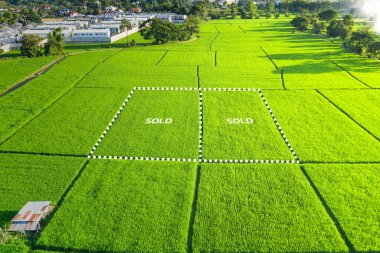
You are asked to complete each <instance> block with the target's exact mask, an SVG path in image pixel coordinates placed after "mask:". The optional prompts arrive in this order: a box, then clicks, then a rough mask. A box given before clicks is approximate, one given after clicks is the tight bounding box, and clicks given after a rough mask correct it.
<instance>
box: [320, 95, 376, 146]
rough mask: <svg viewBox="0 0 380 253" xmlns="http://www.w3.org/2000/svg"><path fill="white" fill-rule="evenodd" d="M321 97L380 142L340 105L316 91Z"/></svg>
mask: <svg viewBox="0 0 380 253" xmlns="http://www.w3.org/2000/svg"><path fill="white" fill-rule="evenodd" d="M315 91H316V92H317V93H318V94H319V95H321V96H322V97H323V98H324V99H326V100H327V101H328V102H329V103H330V104H331V105H333V106H334V107H335V108H336V109H338V110H339V111H340V112H341V113H343V114H344V115H346V116H347V117H348V118H349V119H350V120H352V121H353V122H355V124H356V125H358V126H359V127H360V128H362V129H363V130H364V131H366V132H367V133H368V134H369V135H371V136H372V137H373V138H375V139H376V140H377V141H380V138H379V137H377V136H376V135H374V134H373V133H372V132H371V131H369V130H368V129H367V128H365V127H364V126H363V125H362V124H360V123H359V122H357V121H356V120H355V119H354V118H352V117H351V115H350V114H348V113H347V112H346V111H344V110H343V109H342V108H340V107H339V106H338V105H336V104H335V103H334V102H333V101H331V100H330V99H329V98H328V97H327V96H325V95H324V94H323V93H322V92H321V91H319V90H315Z"/></svg>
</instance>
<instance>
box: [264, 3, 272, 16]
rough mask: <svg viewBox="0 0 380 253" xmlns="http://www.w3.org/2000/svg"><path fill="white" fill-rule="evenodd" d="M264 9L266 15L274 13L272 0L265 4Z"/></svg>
mask: <svg viewBox="0 0 380 253" xmlns="http://www.w3.org/2000/svg"><path fill="white" fill-rule="evenodd" d="M265 9H266V11H267V13H269V14H271V13H272V12H274V3H273V1H272V0H270V1H268V2H267V5H266V6H265Z"/></svg>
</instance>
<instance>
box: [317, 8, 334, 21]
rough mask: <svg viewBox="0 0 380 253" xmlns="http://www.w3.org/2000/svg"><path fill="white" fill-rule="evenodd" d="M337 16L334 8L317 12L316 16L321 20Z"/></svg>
mask: <svg viewBox="0 0 380 253" xmlns="http://www.w3.org/2000/svg"><path fill="white" fill-rule="evenodd" d="M337 17H338V12H336V11H335V10H327V11H322V12H320V13H319V14H318V18H319V20H321V21H331V20H333V19H336V18H337Z"/></svg>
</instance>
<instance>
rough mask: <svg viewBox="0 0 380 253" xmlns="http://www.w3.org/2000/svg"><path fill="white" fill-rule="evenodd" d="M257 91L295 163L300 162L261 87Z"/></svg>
mask: <svg viewBox="0 0 380 253" xmlns="http://www.w3.org/2000/svg"><path fill="white" fill-rule="evenodd" d="M258 92H259V94H260V97H261V99H262V100H263V102H264V104H265V106H266V108H267V109H268V111H269V114H270V116H271V117H272V120H273V122H274V123H275V125H276V127H277V130H278V131H279V132H280V134H281V136H282V139H283V140H284V141H285V143H286V145H287V146H288V148H289V150H290V152H291V153H292V155H293V157H294V159H295V161H296V163H300V160H299V159H298V156H297V154H296V152H295V151H294V149H293V148H292V145H290V142H289V141H288V139H287V138H286V135H285V133H284V131H283V130H282V128H281V126H280V124H279V123H278V121H277V118H276V117H275V116H274V113H273V111H272V110H271V109H270V107H269V104H268V102H267V100H266V99H265V97H264V94H263V92H262V91H261V89H258Z"/></svg>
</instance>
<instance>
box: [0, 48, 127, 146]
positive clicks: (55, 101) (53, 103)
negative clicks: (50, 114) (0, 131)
mask: <svg viewBox="0 0 380 253" xmlns="http://www.w3.org/2000/svg"><path fill="white" fill-rule="evenodd" d="M121 51H122V50H120V51H118V52H117V53H116V54H118V53H120V52H121ZM116 54H113V55H111V56H110V57H108V58H106V59H104V60H103V61H101V62H99V63H98V64H96V65H95V66H94V67H93V68H91V69H90V70H89V71H88V72H87V73H86V74H84V75H83V76H82V77H81V78H80V79H79V80H78V81H77V82H76V83H75V84H74V85H73V86H72V87H71V88H69V89H68V90H66V92H64V93H63V94H62V95H61V96H59V97H58V98H57V99H56V100H54V101H53V102H51V103H50V104H49V105H47V107H45V108H44V109H43V110H42V111H41V112H40V113H37V114H36V115H35V116H34V117H32V118H31V119H30V120H29V121H27V122H25V124H23V125H22V126H20V128H19V129H17V130H16V131H15V132H14V133H13V134H11V135H10V136H8V137H7V138H5V139H4V140H3V141H1V142H0V145H2V144H3V143H5V142H6V141H8V140H9V139H10V138H12V137H13V136H14V135H16V134H17V133H18V132H19V131H20V130H21V129H23V128H24V127H25V126H27V125H28V124H30V123H31V122H33V121H34V120H35V119H36V118H38V117H39V116H40V115H42V114H43V113H44V112H45V111H47V110H48V109H49V108H50V107H51V106H53V105H55V104H56V103H57V102H58V101H59V100H60V99H61V98H63V97H64V96H65V95H66V94H68V93H69V92H70V91H72V90H73V89H74V88H75V87H76V86H77V85H78V84H79V83H80V82H81V81H82V80H83V79H84V78H86V76H88V75H89V74H90V73H91V72H92V71H93V70H94V69H95V68H96V67H98V66H99V65H100V64H102V63H103V62H105V61H106V60H108V59H110V58H112V57H113V56H115V55H116Z"/></svg>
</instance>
